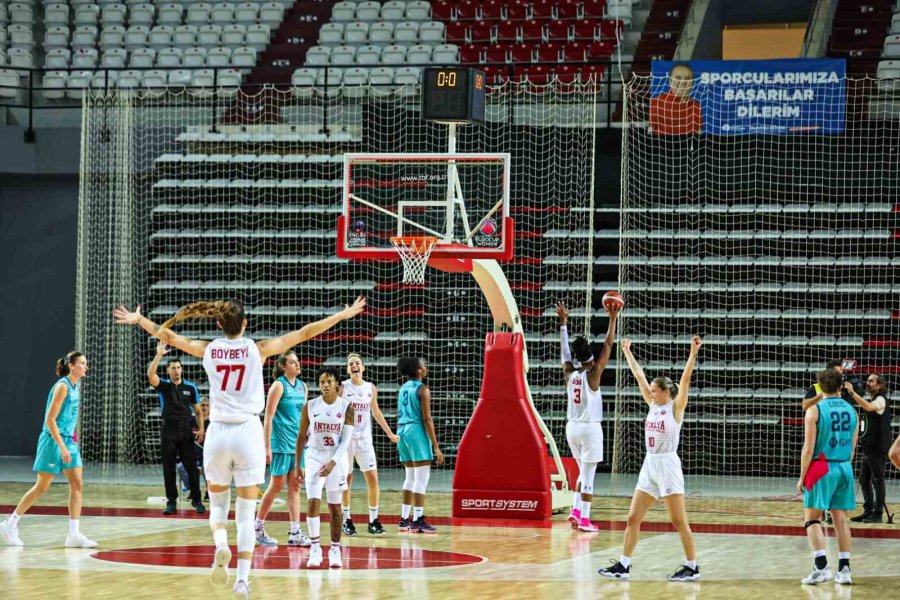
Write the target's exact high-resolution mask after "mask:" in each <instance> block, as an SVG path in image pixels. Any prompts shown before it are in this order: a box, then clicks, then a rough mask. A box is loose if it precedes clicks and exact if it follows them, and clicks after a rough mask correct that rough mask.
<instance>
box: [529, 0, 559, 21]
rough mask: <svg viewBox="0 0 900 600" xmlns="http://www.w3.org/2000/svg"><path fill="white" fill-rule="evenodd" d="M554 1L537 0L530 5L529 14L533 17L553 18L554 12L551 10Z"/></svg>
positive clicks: (554, 16)
mask: <svg viewBox="0 0 900 600" xmlns="http://www.w3.org/2000/svg"><path fill="white" fill-rule="evenodd" d="M555 4H556V3H555V2H553V0H537V1H536V2H535V3H534V4H533V5H532V6H531V14H532V17H533V18H535V19H555V18H556V14H555V11H554V10H553V8H554V5H555Z"/></svg>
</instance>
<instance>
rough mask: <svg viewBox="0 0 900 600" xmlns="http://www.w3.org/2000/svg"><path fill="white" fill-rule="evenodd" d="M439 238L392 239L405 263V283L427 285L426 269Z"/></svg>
mask: <svg viewBox="0 0 900 600" xmlns="http://www.w3.org/2000/svg"><path fill="white" fill-rule="evenodd" d="M436 241H437V238H433V237H411V238H410V237H392V238H391V244H393V245H394V249H396V250H397V254H398V255H400V261H401V262H402V263H403V283H413V284H419V283H425V267H427V266H428V257H429V256H431V251H432V250H434V243H435V242H436Z"/></svg>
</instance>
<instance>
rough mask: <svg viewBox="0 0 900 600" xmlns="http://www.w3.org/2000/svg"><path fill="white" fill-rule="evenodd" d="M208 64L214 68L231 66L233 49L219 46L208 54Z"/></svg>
mask: <svg viewBox="0 0 900 600" xmlns="http://www.w3.org/2000/svg"><path fill="white" fill-rule="evenodd" d="M206 64H207V66H210V67H214V68H217V67H228V66H231V48H225V47H222V46H219V47H218V48H212V49H210V51H209V52H208V53H207V54H206Z"/></svg>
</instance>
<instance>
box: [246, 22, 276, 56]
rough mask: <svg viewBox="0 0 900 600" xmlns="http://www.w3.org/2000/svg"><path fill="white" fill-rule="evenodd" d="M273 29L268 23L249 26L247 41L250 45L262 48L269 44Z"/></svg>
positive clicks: (258, 48)
mask: <svg viewBox="0 0 900 600" xmlns="http://www.w3.org/2000/svg"><path fill="white" fill-rule="evenodd" d="M270 36H271V29H270V28H269V26H268V25H265V24H262V23H259V24H256V25H250V26H248V27H247V36H246V37H245V42H246V44H247V45H248V46H253V47H254V48H256V49H257V50H262V49H263V48H265V47H266V46H267V45H268V44H269V37H270Z"/></svg>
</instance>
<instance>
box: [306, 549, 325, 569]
mask: <svg viewBox="0 0 900 600" xmlns="http://www.w3.org/2000/svg"><path fill="white" fill-rule="evenodd" d="M321 566H322V546H313V547H311V548H310V549H309V560H307V561H306V568H307V569H315V568H317V567H321Z"/></svg>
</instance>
